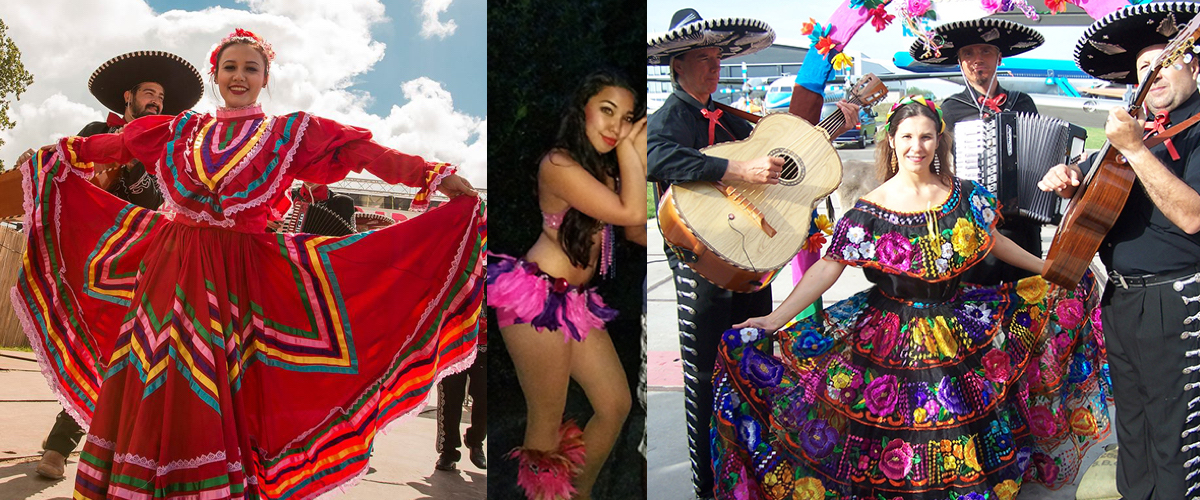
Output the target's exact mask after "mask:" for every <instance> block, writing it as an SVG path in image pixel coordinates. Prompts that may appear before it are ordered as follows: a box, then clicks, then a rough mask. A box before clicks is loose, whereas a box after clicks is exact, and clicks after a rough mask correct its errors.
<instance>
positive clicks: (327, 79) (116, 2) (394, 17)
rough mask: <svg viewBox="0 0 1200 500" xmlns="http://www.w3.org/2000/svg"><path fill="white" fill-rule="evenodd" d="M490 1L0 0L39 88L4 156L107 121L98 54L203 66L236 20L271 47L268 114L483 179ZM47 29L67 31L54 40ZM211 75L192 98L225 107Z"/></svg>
mask: <svg viewBox="0 0 1200 500" xmlns="http://www.w3.org/2000/svg"><path fill="white" fill-rule="evenodd" d="M486 15H487V9H486V5H485V4H484V0H337V1H329V0H242V1H235V0H203V1H201V0H173V1H168V0H90V1H87V2H66V1H21V2H11V1H10V2H0V19H3V20H4V21H5V23H6V24H7V25H8V27H9V31H8V34H9V36H11V37H12V39H13V41H14V42H15V43H16V44H17V46H18V47H19V48H20V50H21V53H22V62H23V63H24V64H25V66H26V68H27V69H28V70H29V71H30V72H31V73H33V75H34V84H33V85H31V86H30V87H29V89H27V90H26V92H25V93H24V94H23V95H22V96H21V99H20V100H19V101H17V102H16V103H15V104H14V106H13V110H12V113H11V115H12V116H13V118H14V119H15V120H16V121H17V126H16V127H15V128H13V129H11V130H5V131H0V138H2V139H4V141H5V142H6V144H5V145H4V146H3V147H0V156H2V157H4V158H15V157H16V156H17V155H19V154H20V151H24V150H25V148H28V147H31V146H38V145H42V144H48V143H49V142H51V141H53V140H55V139H57V138H58V137H62V136H63V135H66V134H71V133H74V132H75V131H78V130H79V129H80V127H82V126H83V125H84V124H86V123H88V122H90V121H95V120H98V119H101V118H103V117H104V115H105V113H107V111H106V110H104V109H103V107H102V106H101V105H100V104H99V103H98V102H97V101H96V98H95V97H93V96H92V95H90V93H89V92H88V90H87V80H88V77H89V76H90V75H91V73H92V72H93V71H94V70H95V69H96V68H97V67H98V66H99V65H100V64H101V63H103V62H104V61H106V60H108V59H110V58H112V57H115V56H117V55H120V54H124V53H127V52H132V51H138V50H165V51H167V52H171V53H174V54H177V55H179V56H181V57H183V58H184V59H187V60H188V61H190V62H191V63H192V64H193V65H195V66H196V68H197V70H199V72H200V73H201V74H203V75H205V76H207V74H208V69H209V68H208V57H207V56H208V52H209V51H210V50H211V49H212V47H213V46H214V45H215V44H216V43H217V42H219V41H220V40H221V38H223V37H224V36H226V35H227V34H228V33H230V32H231V31H232V30H233V28H236V27H241V28H246V29H249V30H251V31H254V32H256V33H258V34H260V35H262V36H263V37H264V38H266V40H267V41H268V42H271V43H272V44H273V45H274V48H275V53H276V57H275V60H274V61H273V63H272V66H271V71H272V73H271V79H270V82H269V84H268V86H267V88H266V90H265V91H264V92H263V93H262V94H261V95H260V96H259V103H260V104H262V106H263V110H264V111H265V112H267V113H270V114H282V113H288V112H292V111H297V110H303V111H308V112H311V113H313V114H315V115H317V116H321V117H324V118H327V119H331V120H335V121H338V122H341V123H344V124H347V125H354V126H358V127H364V128H367V129H369V130H371V132H372V133H373V134H374V139H375V140H376V141H377V142H379V143H381V144H384V145H386V146H389V147H392V148H395V149H398V150H400V151H403V152H406V153H410V154H416V155H420V156H422V157H424V158H425V159H427V160H433V161H445V162H449V163H452V164H455V165H458V166H459V167H460V173H461V174H463V175H464V176H465V177H467V178H468V179H469V180H470V181H471V182H472V184H474V185H476V186H481V187H483V186H486V185H487V64H486V59H485V58H486V57H487V55H486V54H487V52H486V50H485V48H486V43H487V42H486V36H487V30H486V29H485V24H486V22H487V18H486ZM48 33H58V34H64V33H69V34H70V35H69V36H61V35H55V36H49V35H48ZM221 104H222V103H221V102H220V98H219V97H218V96H217V95H216V93H215V92H214V89H213V88H212V85H211V83H209V84H206V91H205V95H204V96H203V97H202V98H201V100H200V102H198V103H197V104H196V105H195V106H194V108H195V109H196V110H198V111H201V112H207V111H211V110H213V109H214V108H215V107H217V106H219V105H221Z"/></svg>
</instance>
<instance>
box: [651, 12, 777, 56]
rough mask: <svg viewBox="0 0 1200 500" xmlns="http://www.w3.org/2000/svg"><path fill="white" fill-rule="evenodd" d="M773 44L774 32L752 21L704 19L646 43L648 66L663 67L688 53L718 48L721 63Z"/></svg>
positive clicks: (760, 22) (756, 21)
mask: <svg viewBox="0 0 1200 500" xmlns="http://www.w3.org/2000/svg"><path fill="white" fill-rule="evenodd" d="M774 42H775V30H772V29H771V27H770V26H767V23H764V22H762V21H758V20H755V19H742V18H724V19H705V20H702V21H697V22H694V23H691V24H687V25H685V26H682V27H679V28H676V29H673V30H671V31H669V32H667V33H666V34H664V35H661V36H658V37H655V38H651V39H649V40H647V43H646V60H647V64H649V65H659V64H667V62H669V61H670V60H671V57H673V56H676V55H679V54H682V53H684V52H687V51H689V50H692V49H699V48H703V47H718V48H720V49H721V59H728V58H730V57H736V56H744V55H747V54H753V53H755V52H758V51H760V50H762V49H765V48H767V47H770V46H771V44H772V43H774Z"/></svg>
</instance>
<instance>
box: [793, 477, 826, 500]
mask: <svg viewBox="0 0 1200 500" xmlns="http://www.w3.org/2000/svg"><path fill="white" fill-rule="evenodd" d="M795 488H796V490H795V492H794V493H793V494H792V500H824V499H825V485H823V484H821V480H820V479H817V478H815V477H804V478H800V479H798V480H796V485H795Z"/></svg>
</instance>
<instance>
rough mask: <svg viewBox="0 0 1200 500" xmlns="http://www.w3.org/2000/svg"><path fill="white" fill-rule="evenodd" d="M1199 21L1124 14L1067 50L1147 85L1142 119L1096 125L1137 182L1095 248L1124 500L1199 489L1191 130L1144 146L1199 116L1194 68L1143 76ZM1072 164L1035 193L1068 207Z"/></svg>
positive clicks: (1190, 7)
mask: <svg viewBox="0 0 1200 500" xmlns="http://www.w3.org/2000/svg"><path fill="white" fill-rule="evenodd" d="M1198 13H1200V4H1196V3H1192V2H1161V3H1160V2H1154V3H1148V4H1142V5H1135V6H1131V7H1128V8H1125V9H1121V10H1118V11H1116V12H1113V13H1111V14H1109V15H1107V16H1105V17H1103V18H1101V19H1100V20H1099V21H1097V22H1096V23H1094V24H1092V25H1091V26H1090V27H1089V28H1087V30H1086V31H1085V32H1084V36H1083V38H1081V39H1080V40H1079V42H1078V43H1076V45H1075V62H1076V64H1078V65H1079V67H1080V69H1082V70H1083V71H1085V72H1087V73H1088V74H1090V75H1092V76H1094V77H1096V78H1101V79H1104V80H1109V81H1111V82H1114V83H1123V84H1139V85H1143V86H1145V85H1149V86H1150V89H1149V92H1148V94H1147V96H1146V98H1145V101H1144V103H1143V104H1144V106H1145V110H1146V111H1148V113H1147V114H1146V115H1145V116H1150V117H1151V118H1150V119H1149V120H1146V119H1144V118H1143V117H1142V116H1131V115H1130V114H1129V113H1128V112H1126V110H1125V109H1123V108H1121V107H1116V108H1113V109H1112V110H1111V111H1110V112H1109V115H1108V121H1107V122H1106V123H1105V126H1104V134H1105V136H1106V137H1107V138H1108V141H1109V143H1110V144H1111V145H1112V147H1114V148H1116V149H1117V151H1118V152H1120V153H1121V155H1123V156H1124V158H1125V160H1126V161H1127V163H1128V166H1129V167H1131V169H1132V171H1133V173H1134V174H1135V175H1136V182H1137V184H1138V185H1135V186H1134V187H1133V189H1132V190H1130V193H1129V199H1128V201H1126V202H1125V206H1124V207H1123V208H1122V210H1121V213H1120V215H1119V216H1118V218H1117V220H1116V224H1114V225H1113V228H1112V230H1111V231H1109V232H1108V234H1107V235H1106V236H1105V238H1104V240H1103V241H1102V243H1101V245H1100V260H1101V261H1102V262H1103V263H1104V266H1105V267H1106V268H1107V270H1108V273H1109V280H1108V286H1106V287H1105V290H1104V296H1103V297H1102V298H1101V301H1100V308H1101V311H1102V314H1101V322H1100V323H1098V324H1103V325H1104V339H1105V344H1106V346H1107V348H1108V363H1109V367H1110V374H1111V377H1112V389H1113V390H1112V393H1113V400H1114V402H1115V403H1116V413H1117V441H1118V442H1119V444H1120V449H1119V450H1118V452H1117V471H1116V475H1117V489H1118V491H1120V493H1121V496H1122V497H1123V498H1125V499H1126V500H1145V499H1182V498H1195V497H1196V496H1197V494H1198V493H1197V492H1198V491H1200V413H1198V412H1197V411H1198V410H1200V406H1198V404H1200V327H1198V325H1200V322H1198V321H1197V320H1198V319H1200V234H1198V233H1200V127H1196V126H1190V127H1188V126H1187V125H1186V124H1184V125H1183V126H1184V127H1186V128H1184V129H1183V131H1182V132H1179V133H1178V134H1177V135H1174V136H1173V137H1171V138H1170V139H1168V140H1167V141H1166V142H1163V143H1161V144H1157V145H1155V146H1153V147H1149V148H1148V147H1147V146H1146V144H1145V143H1144V142H1143V140H1144V139H1146V138H1152V137H1153V136H1155V135H1158V134H1163V133H1164V132H1165V131H1166V130H1169V129H1171V127H1172V125H1173V124H1174V125H1177V124H1182V123H1183V122H1185V121H1187V120H1188V119H1189V118H1191V117H1196V116H1198V113H1200V93H1198V92H1197V90H1196V89H1197V87H1196V79H1197V77H1200V61H1198V60H1197V59H1198V58H1197V57H1196V56H1194V55H1193V54H1192V53H1191V51H1187V52H1186V54H1185V55H1183V56H1182V57H1180V58H1179V59H1177V60H1176V61H1172V62H1170V63H1169V64H1166V65H1165V66H1164V67H1163V68H1162V69H1161V71H1159V72H1158V73H1157V74H1156V75H1154V76H1153V77H1150V76H1149V75H1150V70H1151V68H1152V67H1153V65H1154V63H1155V60H1156V59H1157V58H1158V57H1159V56H1160V55H1161V54H1162V53H1163V49H1164V47H1165V46H1166V44H1167V43H1169V42H1170V41H1171V40H1172V39H1173V38H1175V37H1176V36H1177V35H1178V34H1179V33H1180V32H1181V30H1183V28H1184V26H1185V25H1186V24H1187V23H1188V22H1189V21H1191V20H1192V18H1194V17H1195V16H1196V15H1197V14H1198ZM1137 114H1138V115H1141V113H1137ZM1164 135H1165V134H1164ZM1089 161H1094V159H1093V160H1089ZM1081 166H1082V167H1083V168H1082V169H1081V168H1080V166H1076V165H1069V166H1068V165H1058V166H1056V167H1054V168H1052V169H1051V170H1050V171H1049V172H1048V173H1047V174H1046V176H1045V177H1044V178H1043V179H1042V181H1041V182H1040V183H1039V184H1038V187H1040V188H1042V189H1043V190H1046V191H1057V192H1058V193H1059V194H1060V195H1062V196H1063V197H1068V198H1069V197H1071V196H1073V195H1074V194H1075V192H1076V190H1077V188H1078V186H1079V184H1080V182H1081V181H1082V179H1083V172H1084V171H1086V170H1088V169H1089V168H1090V165H1089V164H1088V162H1085V163H1084V164H1082V165H1081Z"/></svg>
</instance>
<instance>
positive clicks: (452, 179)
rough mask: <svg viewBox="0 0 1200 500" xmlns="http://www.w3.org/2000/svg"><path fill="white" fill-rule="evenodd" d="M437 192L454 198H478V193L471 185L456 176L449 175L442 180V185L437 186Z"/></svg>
mask: <svg viewBox="0 0 1200 500" xmlns="http://www.w3.org/2000/svg"><path fill="white" fill-rule="evenodd" d="M438 191H439V192H441V193H442V194H444V195H446V196H449V197H451V198H455V197H458V196H462V195H464V194H465V195H468V196H479V191H476V190H475V188H473V187H471V183H470V182H467V180H466V179H464V178H462V177H460V176H459V175H458V174H450V175H448V176H446V178H445V179H442V183H441V184H438Z"/></svg>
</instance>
